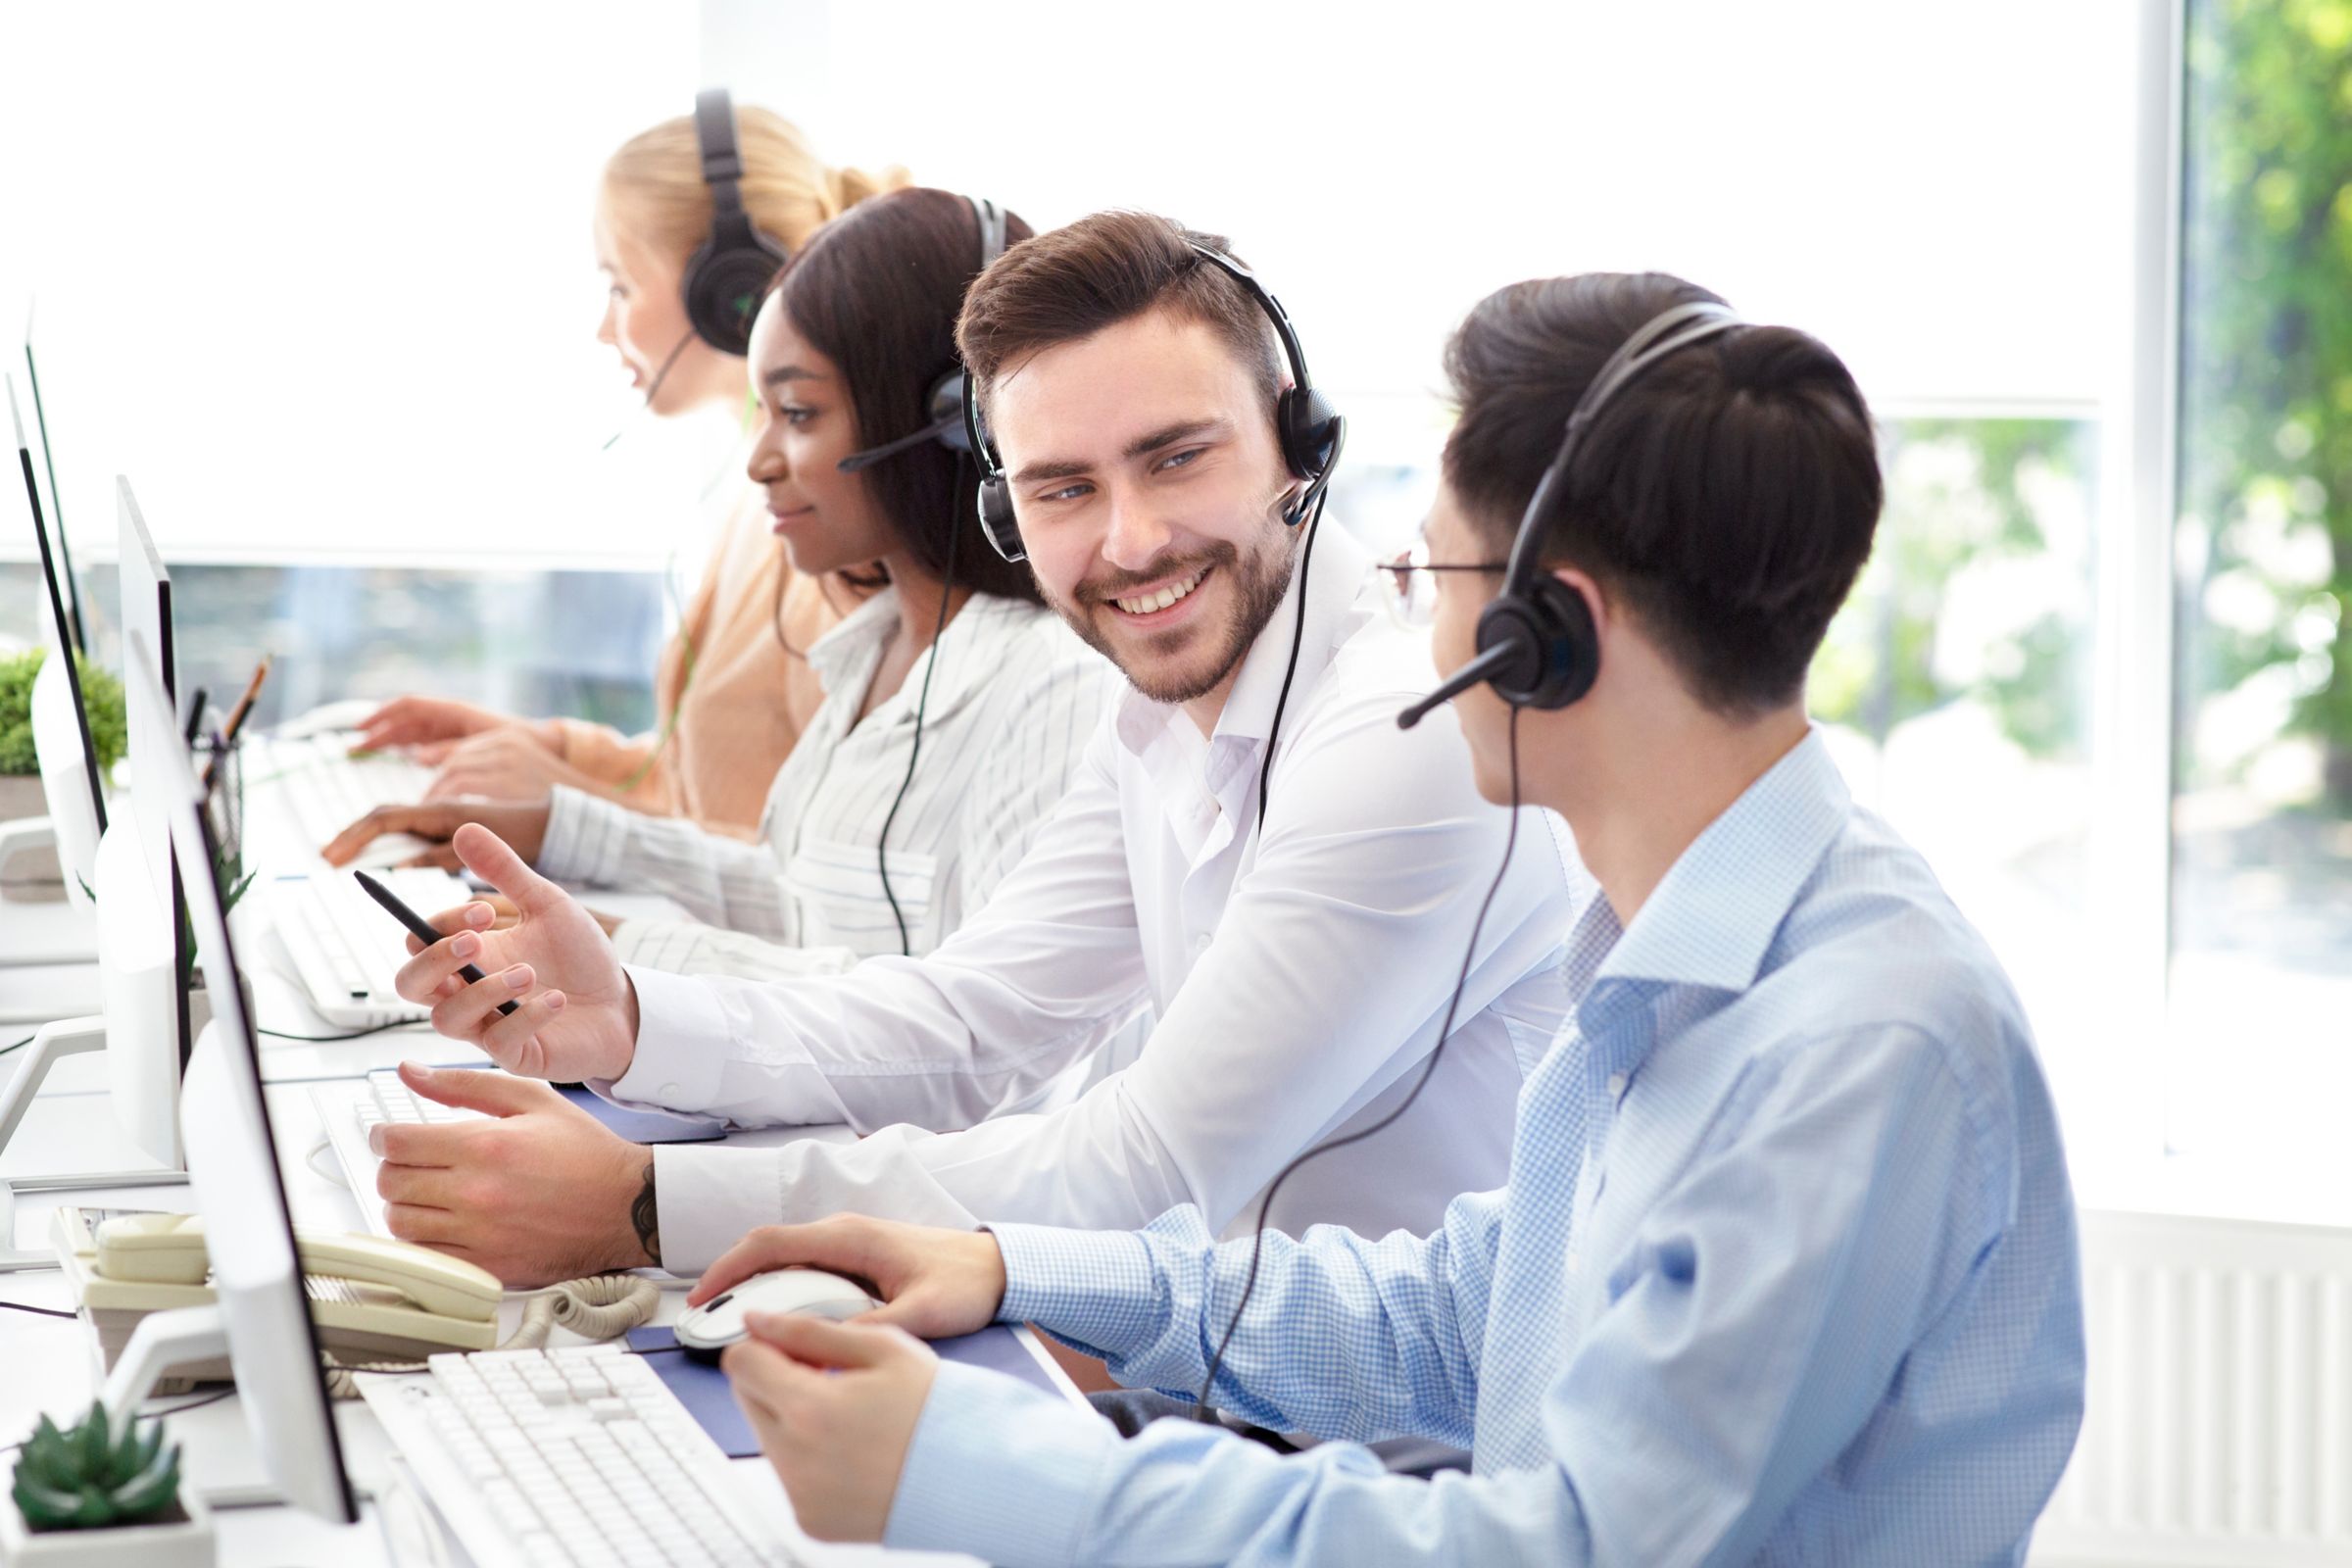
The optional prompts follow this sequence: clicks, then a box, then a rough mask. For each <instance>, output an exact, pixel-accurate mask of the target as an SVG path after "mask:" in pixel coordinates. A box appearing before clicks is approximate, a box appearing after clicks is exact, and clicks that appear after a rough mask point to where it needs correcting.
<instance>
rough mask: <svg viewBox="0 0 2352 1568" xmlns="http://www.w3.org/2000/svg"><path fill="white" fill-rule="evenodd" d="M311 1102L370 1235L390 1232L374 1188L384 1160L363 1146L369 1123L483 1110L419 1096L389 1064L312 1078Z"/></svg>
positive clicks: (463, 1116)
mask: <svg viewBox="0 0 2352 1568" xmlns="http://www.w3.org/2000/svg"><path fill="white" fill-rule="evenodd" d="M311 1103H312V1104H314V1105H316V1106H317V1107H318V1109H319V1125H320V1126H322V1127H324V1128H325V1129H326V1142H327V1147H328V1148H330V1149H332V1150H333V1151H334V1152H335V1163H336V1164H337V1165H339V1166H340V1167H342V1171H343V1184H344V1185H345V1186H346V1187H348V1188H350V1189H351V1201H353V1202H355V1203H357V1204H358V1205H359V1207H360V1217H361V1219H362V1220H364V1221H365V1222H366V1224H367V1226H368V1234H369V1235H372V1236H390V1235H391V1234H392V1230H391V1227H390V1226H388V1225H386V1224H385V1223H384V1200H383V1197H382V1195H381V1194H379V1193H377V1192H376V1190H375V1172H376V1167H378V1166H379V1165H381V1164H382V1163H383V1161H382V1160H380V1159H378V1158H377V1157H376V1155H375V1151H374V1150H372V1149H369V1148H368V1129H369V1128H371V1127H380V1126H382V1125H383V1124H385V1123H386V1122H430V1123H433V1124H435V1125H439V1124H442V1123H446V1122H453V1121H471V1120H473V1119H474V1118H475V1117H477V1116H480V1115H481V1114H482V1112H481V1111H478V1110H460V1109H458V1108H457V1107H456V1106H454V1105H442V1104H436V1103H433V1102H432V1101H429V1100H418V1099H417V1097H416V1096H415V1095H412V1094H410V1093H409V1086H408V1085H407V1084H404V1083H402V1082H401V1081H400V1074H399V1073H398V1072H397V1071H395V1070H394V1069H392V1068H390V1067H379V1068H377V1069H376V1070H375V1071H373V1072H371V1073H369V1074H368V1076H367V1077H365V1078H363V1079H360V1080H358V1081H356V1082H355V1081H353V1080H351V1079H348V1078H346V1079H340V1080H337V1081H336V1082H334V1083H324V1084H315V1085H313V1086H312V1088H311Z"/></svg>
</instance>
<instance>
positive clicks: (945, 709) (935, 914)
mask: <svg viewBox="0 0 2352 1568" xmlns="http://www.w3.org/2000/svg"><path fill="white" fill-rule="evenodd" d="M898 623H899V609H898V594H897V592H896V590H893V589H885V590H883V591H882V592H881V593H878V594H876V595H875V596H874V597H873V598H871V599H869V600H868V601H866V603H864V604H863V605H861V606H859V607H858V609H857V610H856V611H854V612H853V613H851V614H850V615H849V616H848V618H846V619H845V620H843V621H842V622H841V624H840V625H838V626H836V627H834V628H833V629H832V630H831V631H829V632H827V633H826V634H825V635H824V636H823V637H821V638H819V639H818V640H817V641H816V642H815V643H814V644H813V645H812V646H811V647H810V648H809V664H810V665H811V666H812V667H813V668H814V670H815V672H816V675H817V678H818V680H819V681H821V682H822V683H823V685H824V689H825V700H824V703H823V705H822V706H821V707H820V708H818V710H817V711H816V713H815V715H814V716H813V717H812V718H811V719H810V720H809V727H808V729H807V730H806V731H805V732H804V733H803V734H802V736H801V740H800V744H799V745H798V746H796V747H795V748H794V749H793V752H792V755H791V756H790V757H789V758H787V759H786V760H785V762H784V765H783V767H782V768H781V769H780V770H779V771H778V772H777V774H776V777H775V782H774V784H773V785H772V786H771V787H770V788H769V790H768V794H767V809H766V810H765V812H764V813H763V814H762V815H761V817H760V837H759V842H758V843H755V844H746V843H742V842H740V841H738V840H735V839H730V838H725V837H721V836H719V835H716V834H712V833H709V832H706V831H704V830H702V829H701V828H698V827H696V826H695V825H694V824H693V823H691V822H685V821H681V820H678V819H677V818H674V817H658V816H648V815H645V814H643V813H642V812H638V811H632V810H630V809H627V808H626V807H622V806H619V805H616V804H614V803H613V802H611V801H605V800H599V799H597V798H595V797H593V796H590V795H587V794H583V793H581V792H580V791H577V790H571V789H564V788H558V789H557V790H556V792H555V796H554V801H553V809H552V811H551V813H550V816H549V819H548V825H547V838H546V843H545V845H544V847H543V848H542V850H541V852H540V856H539V869H540V870H541V871H542V872H543V873H545V874H546V875H548V876H551V877H554V878H556V879H558V880H559V881H564V882H571V883H587V884H593V885H597V886H603V887H614V888H625V889H627V890H629V891H631V892H644V893H660V894H664V895H666V896H667V897H669V898H670V899H672V900H674V901H676V902H677V903H678V904H679V905H681V906H683V907H684V908H685V909H686V911H687V914H688V915H689V916H690V918H688V919H684V920H677V919H666V920H628V921H624V922H623V923H622V924H621V926H620V928H619V930H618V931H616V932H615V933H614V935H613V942H614V945H615V946H616V947H617V948H618V949H619V953H620V956H621V959H622V960H623V961H624V962H628V963H638V964H644V965H646V966H648V967H652V968H658V969H667V970H672V971H675V972H678V973H682V974H730V975H740V976H743V977H745V978H750V979H776V978H784V977H788V976H791V975H797V974H812V973H832V972H837V971H839V970H842V969H846V968H848V967H850V966H851V965H852V964H854V963H856V962H857V961H858V959H860V958H864V957H870V956H874V955H876V954H885V953H897V952H899V951H900V936H899V917H900V915H902V914H903V915H904V916H905V919H906V922H907V946H908V947H909V948H910V949H911V951H913V952H914V953H917V954H921V953H928V952H929V951H930V950H931V949H932V948H934V947H936V946H938V945H939V943H940V942H941V941H942V940H943V939H944V938H945V937H946V936H947V935H948V934H949V933H950V932H952V931H954V930H955V929H956V926H958V925H959V924H961V923H962V922H963V921H964V919H965V918H967V917H968V916H969V915H970V914H971V913H972V912H973V911H974V910H976V909H978V908H979V907H980V906H981V905H982V904H983V903H985V902H986V901H987V898H988V895H989V893H990V891H991V890H993V889H994V888H995V886H996V885H997V883H998V881H999V880H1000V879H1001V878H1003V876H1004V875H1005V872H1006V871H1008V870H1010V869H1011V868H1012V866H1013V864H1014V863H1015V862H1016V861H1018V860H1019V859H1020V858H1021V856H1022V855H1023V854H1024V853H1026V851H1027V850H1028V848H1029V845H1030V841H1031V839H1032V838H1033V837H1034V836H1035V835H1036V833H1037V832H1038V830H1039V829H1040V828H1041V827H1042V826H1043V825H1044V824H1045V821H1046V818H1047V815H1048V814H1049V813H1050V812H1051V811H1052V810H1053V809H1054V806H1055V805H1056V804H1057V803H1058V802H1059V801H1060V799H1061V796H1062V793H1063V791H1064V789H1065V788H1066V787H1067V785H1068V783H1069V780H1070V775H1071V772H1072V770H1073V769H1074V768H1075V767H1076V766H1077V763H1078V760H1079V758H1080V756H1081V754H1082V752H1083V750H1084V748H1085V745H1086V742H1087V739H1088V737H1089V736H1091V735H1092V734H1093V732H1094V730H1095V728H1096V723H1097V720H1098V719H1099V717H1100V716H1101V714H1102V711H1103V706H1104V704H1105V703H1106V702H1107V701H1108V700H1109V698H1110V697H1111V696H1112V694H1113V693H1114V692H1115V691H1116V689H1117V683H1116V681H1115V679H1114V677H1113V675H1112V671H1111V668H1110V666H1109V665H1108V664H1107V663H1106V662H1104V661H1103V660H1102V659H1101V658H1100V657H1098V656H1097V655H1095V654H1094V653H1093V652H1091V651H1090V650H1088V649H1087V647H1086V646H1085V645H1084V644H1083V643H1081V642H1079V640H1078V639H1077V638H1076V637H1075V636H1073V635H1072V634H1071V633H1070V631H1069V629H1068V628H1067V627H1065V626H1064V625H1063V624H1062V623H1061V620H1060V618H1059V617H1058V616H1056V615H1054V613H1052V612H1051V611H1048V610H1044V609H1040V608H1038V607H1035V606H1031V605H1024V604H1021V603H1018V602H1017V601H1014V600H1009V599H1001V598H995V597H992V596H988V595H974V596H973V597H972V598H971V599H969V600H967V601H966V602H965V604H964V606H963V608H962V610H960V611H959V612H957V613H956V618H955V619H953V620H951V621H950V622H949V623H948V625H947V628H946V630H945V631H944V632H942V633H941V635H940V637H939V639H938V641H937V642H935V643H934V644H933V645H932V647H930V648H929V649H926V650H925V651H924V652H923V653H922V654H921V655H919V656H918V657H917V658H916V660H915V662H914V664H913V666H912V667H911V668H910V669H908V671H907V678H906V680H905V681H904V682H903V683H902V684H901V685H900V688H899V690H898V691H897V692H896V693H894V694H893V695H892V696H891V697H890V698H889V699H888V700H887V701H885V702H882V703H880V704H878V705H877V706H876V707H875V708H874V710H873V711H872V712H870V713H868V714H866V715H865V717H864V718H863V719H862V720H860V719H859V718H858V709H859V708H861V707H863V706H864V702H865V694H866V691H867V689H868V688H869V687H870V686H871V685H872V683H873V676H874V671H875V669H876V667H877V666H878V665H879V664H880V663H881V662H882V656H883V652H884V650H885V649H886V648H887V647H888V645H889V643H890V639H891V636H892V633H893V632H894V631H895V630H896V628H897V626H898ZM933 662H937V663H938V665H939V668H938V672H937V673H936V674H932V673H931V667H930V666H931V665H932V663H933ZM926 678H928V679H929V680H930V688H931V689H930V695H929V698H928V701H927V702H924V703H923V722H922V738H921V743H922V750H921V754H920V756H919V758H916V759H915V766H914V775H913V783H912V784H911V786H909V787H908V788H907V796H906V800H905V801H904V803H903V804H901V805H900V807H899V810H898V816H897V819H896V820H895V821H893V822H892V824H891V829H890V845H889V848H888V851H887V856H888V863H889V887H888V892H887V894H886V893H885V890H884V885H883V878H882V872H881V865H880V861H879V859H878V850H879V845H880V840H881V836H882V823H883V819H884V817H885V816H887V815H888V814H889V812H890V809H891V803H892V801H893V800H894V799H896V798H897V796H898V794H899V789H900V786H901V784H902V783H903V782H905V781H906V779H907V762H908V758H909V754H910V752H911V750H912V748H913V746H914V744H915V711H916V706H917V704H918V702H922V701H923V684H924V681H925V679H926ZM892 898H895V899H896V900H897V903H898V912H897V913H894V912H893V911H892V908H891V900H892ZM591 902H593V900H591Z"/></svg>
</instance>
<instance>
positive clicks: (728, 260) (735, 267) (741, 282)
mask: <svg viewBox="0 0 2352 1568" xmlns="http://www.w3.org/2000/svg"><path fill="white" fill-rule="evenodd" d="M783 265H784V258H783V257H782V256H780V255H778V254H776V253H775V252H773V251H770V250H769V249H768V248H767V247H765V246H764V245H757V246H730V247H728V248H727V249H725V250H714V249H712V248H711V246H709V245H705V246H704V247H703V248H702V249H701V250H698V251H696V252H695V253H694V259H693V260H692V261H690V262H688V263H687V264H686V276H685V280H684V282H683V283H682V284H681V286H680V290H679V292H680V293H681V294H682V295H683V296H684V298H685V304H686V320H687V324H688V325H690V326H692V327H693V328H694V332H695V335H696V336H697V337H699V338H701V339H702V340H703V341H704V342H705V343H708V344H710V345H711V347H712V348H714V349H716V350H718V351H719V352H720V353H721V354H733V355H736V356H739V357H740V356H742V355H745V354H748V353H750V352H751V346H752V318H753V317H754V316H756V315H757V314H759V309H760V295H762V294H764V293H766V292H767V285H768V281H769V279H771V278H773V277H774V276H775V275H776V270H777V269H778V268H780V267H782V266H783Z"/></svg>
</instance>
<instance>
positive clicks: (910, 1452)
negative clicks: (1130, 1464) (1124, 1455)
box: [882, 1361, 1119, 1563]
mask: <svg viewBox="0 0 2352 1568" xmlns="http://www.w3.org/2000/svg"><path fill="white" fill-rule="evenodd" d="M1118 1442H1119V1437H1118V1434H1117V1432H1116V1431H1115V1430H1113V1429H1112V1427H1111V1426H1110V1424H1109V1423H1108V1422H1106V1421H1104V1420H1103V1419H1102V1418H1101V1417H1100V1416H1097V1415H1095V1414H1094V1413H1093V1412H1092V1411H1088V1410H1081V1409H1079V1408H1077V1407H1076V1406H1074V1405H1071V1404H1068V1403H1066V1402H1065V1401H1063V1400H1060V1399H1057V1398H1055V1397H1054V1396H1052V1395H1050V1394H1046V1393H1043V1392H1041V1391H1040V1390H1037V1389H1033V1388H1030V1387H1028V1386H1027V1385H1025V1384H1022V1383H1020V1382H1017V1381H1015V1380H1014V1379H1012V1378H1008V1377H1006V1376H1005V1375H1004V1374H1003V1373H1001V1372H991V1371H988V1370H987V1369H985V1368H982V1367H976V1366H963V1365H960V1364H958V1363H956V1362H955V1361H942V1362H940V1364H939V1370H938V1372H937V1373H936V1374H935V1375H934V1376H933V1377H932V1379H931V1393H930V1395H929V1396H928V1397H926V1398H925V1399H924V1400H923V1413H922V1416H921V1418H920V1419H919V1420H918V1421H916V1423H915V1428H914V1438H913V1441H912V1442H911V1443H909V1444H908V1445H907V1459H906V1462H905V1463H904V1464H902V1465H901V1466H900V1467H899V1490H898V1494H897V1495H896V1496H895V1497H893V1498H892V1500H891V1507H890V1522H889V1524H888V1525H887V1526H886V1527H885V1529H884V1531H883V1535H882V1544H884V1545H886V1546H891V1547H894V1548H898V1549H901V1550H914V1551H961V1552H969V1553H970V1554H972V1555H973V1556H976V1557H980V1558H983V1559H985V1560H986V1561H989V1562H1019V1563H1069V1562H1076V1561H1077V1560H1078V1552H1079V1550H1080V1549H1081V1547H1082V1545H1083V1544H1084V1543H1083V1541H1082V1539H1081V1535H1082V1532H1083V1531H1084V1529H1085V1526H1086V1522H1087V1520H1089V1519H1090V1518H1092V1517H1093V1516H1094V1514H1095V1511H1096V1510H1097V1508H1098V1507H1100V1505H1101V1501H1102V1499H1101V1498H1100V1497H1099V1496H1098V1495H1097V1494H1098V1493H1100V1492H1101V1490H1102V1488H1103V1468H1104V1463H1105V1458H1106V1456H1107V1454H1108V1452H1109V1451H1110V1449H1111V1448H1112V1447H1113V1446H1116V1445H1117V1443H1118Z"/></svg>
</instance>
